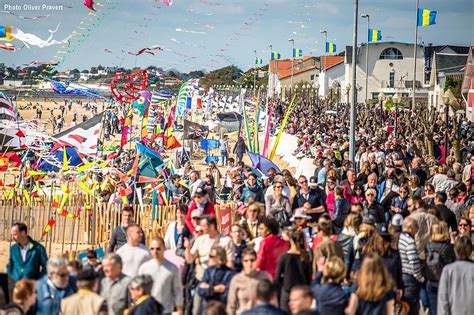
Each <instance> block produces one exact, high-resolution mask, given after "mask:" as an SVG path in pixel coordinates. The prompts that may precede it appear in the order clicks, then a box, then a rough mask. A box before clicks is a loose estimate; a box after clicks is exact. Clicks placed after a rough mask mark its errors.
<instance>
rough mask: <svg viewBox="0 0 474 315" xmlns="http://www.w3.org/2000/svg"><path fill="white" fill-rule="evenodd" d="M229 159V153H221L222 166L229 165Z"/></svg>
mask: <svg viewBox="0 0 474 315" xmlns="http://www.w3.org/2000/svg"><path fill="white" fill-rule="evenodd" d="M227 159H228V155H227V151H221V162H222V166H224V165H227Z"/></svg>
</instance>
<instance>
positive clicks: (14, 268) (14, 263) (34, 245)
mask: <svg viewBox="0 0 474 315" xmlns="http://www.w3.org/2000/svg"><path fill="white" fill-rule="evenodd" d="M28 239H29V241H30V243H29V245H28V246H29V247H30V248H29V249H28V252H27V254H26V259H25V262H23V258H22V257H21V249H20V245H19V244H18V243H16V244H14V245H13V246H12V247H10V258H9V259H8V265H7V273H8V275H9V276H10V277H12V278H13V280H15V282H16V281H18V280H20V279H33V280H38V279H39V278H41V277H42V276H43V275H45V274H46V262H47V261H48V257H47V256H46V250H45V249H44V246H43V245H41V244H40V243H38V242H36V241H33V240H32V239H31V238H30V237H28Z"/></svg>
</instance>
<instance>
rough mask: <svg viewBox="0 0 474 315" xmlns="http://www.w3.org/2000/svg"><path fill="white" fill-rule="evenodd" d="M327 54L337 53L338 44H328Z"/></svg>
mask: <svg viewBox="0 0 474 315" xmlns="http://www.w3.org/2000/svg"><path fill="white" fill-rule="evenodd" d="M326 52H327V53H333V52H336V44H334V43H331V42H326Z"/></svg>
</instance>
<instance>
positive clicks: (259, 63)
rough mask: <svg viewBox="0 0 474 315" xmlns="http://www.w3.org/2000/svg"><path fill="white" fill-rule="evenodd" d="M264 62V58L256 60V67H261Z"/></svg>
mask: <svg viewBox="0 0 474 315" xmlns="http://www.w3.org/2000/svg"><path fill="white" fill-rule="evenodd" d="M262 62H263V60H262V58H257V59H255V64H256V65H261V64H262Z"/></svg>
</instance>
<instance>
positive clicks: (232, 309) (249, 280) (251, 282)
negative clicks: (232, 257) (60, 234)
mask: <svg viewBox="0 0 474 315" xmlns="http://www.w3.org/2000/svg"><path fill="white" fill-rule="evenodd" d="M242 265H243V270H242V272H240V273H238V274H236V275H235V276H234V277H233V278H232V280H231V282H230V286H229V293H228V295H227V314H228V315H236V314H241V313H242V312H244V311H246V310H249V309H251V308H252V307H254V306H255V300H254V299H253V297H254V296H255V293H256V290H257V285H258V283H259V281H260V280H263V279H267V280H270V275H269V274H268V273H267V272H265V271H261V270H258V269H257V253H256V252H255V251H254V250H253V249H252V248H246V249H244V250H243V252H242Z"/></svg>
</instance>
